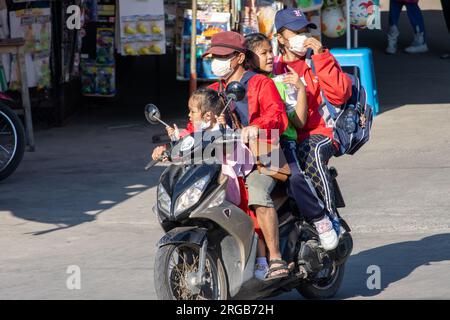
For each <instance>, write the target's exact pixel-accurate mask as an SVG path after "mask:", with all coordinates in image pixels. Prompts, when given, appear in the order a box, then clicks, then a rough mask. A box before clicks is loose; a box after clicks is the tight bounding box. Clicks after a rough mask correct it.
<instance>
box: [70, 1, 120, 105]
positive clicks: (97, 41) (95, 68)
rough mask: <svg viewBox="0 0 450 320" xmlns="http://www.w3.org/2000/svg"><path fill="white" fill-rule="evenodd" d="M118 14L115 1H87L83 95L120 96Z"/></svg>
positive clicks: (84, 29) (83, 44) (81, 68)
mask: <svg viewBox="0 0 450 320" xmlns="http://www.w3.org/2000/svg"><path fill="white" fill-rule="evenodd" d="M115 10H116V1H115V0H83V18H82V19H83V22H84V23H83V26H82V30H81V35H82V41H81V42H82V44H81V54H80V62H79V63H80V70H81V72H80V73H81V86H82V89H81V91H82V94H83V95H86V96H95V97H112V96H114V95H115V94H116V85H115V80H116V79H115V67H116V66H115V57H114V54H115V44H116V31H115V29H116V20H115V16H116V12H115Z"/></svg>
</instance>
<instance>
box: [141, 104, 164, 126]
mask: <svg viewBox="0 0 450 320" xmlns="http://www.w3.org/2000/svg"><path fill="white" fill-rule="evenodd" d="M144 113H145V118H146V119H147V121H148V122H150V123H151V124H159V123H161V113H160V112H159V109H158V107H157V106H155V105H154V104H152V103H150V104H148V105H146V106H145V110H144Z"/></svg>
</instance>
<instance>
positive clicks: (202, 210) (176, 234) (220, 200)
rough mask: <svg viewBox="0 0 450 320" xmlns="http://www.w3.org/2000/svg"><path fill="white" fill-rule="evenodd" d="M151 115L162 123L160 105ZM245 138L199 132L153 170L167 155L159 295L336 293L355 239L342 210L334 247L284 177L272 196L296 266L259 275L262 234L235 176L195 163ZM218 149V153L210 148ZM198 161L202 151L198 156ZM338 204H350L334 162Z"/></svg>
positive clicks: (285, 252) (238, 93)
mask: <svg viewBox="0 0 450 320" xmlns="http://www.w3.org/2000/svg"><path fill="white" fill-rule="evenodd" d="M242 90H244V88H243V87H242V86H241V85H240V83H238V82H236V83H234V84H233V85H232V84H230V85H228V86H227V90H226V95H227V98H228V100H229V101H232V100H234V101H237V100H240V99H242V98H243V96H244V95H245V91H244V93H243V92H242ZM145 115H146V118H147V120H148V121H149V122H150V123H152V124H155V123H163V124H164V125H166V124H165V123H164V122H163V121H162V120H161V119H160V112H159V110H158V108H157V107H156V106H154V105H147V106H146V111H145ZM238 141H240V136H239V134H237V133H235V132H232V133H228V132H227V133H225V132H221V133H220V134H218V135H217V136H215V138H214V139H204V137H202V136H201V135H200V137H199V136H198V134H197V135H195V134H191V135H187V136H185V137H184V138H182V139H181V140H179V141H178V142H171V144H170V147H169V149H167V150H166V151H165V153H164V154H163V155H162V156H161V157H160V158H159V159H157V160H152V161H151V162H150V163H149V164H148V165H147V166H146V169H149V168H151V167H152V166H153V165H155V164H156V163H157V162H158V161H162V159H163V158H165V159H167V160H168V161H169V162H170V165H169V166H168V167H167V168H166V169H165V170H164V172H163V173H162V175H161V177H160V180H159V184H158V187H157V204H156V205H155V206H154V207H153V211H154V213H155V214H156V217H157V219H158V221H159V223H160V225H161V227H162V229H163V230H164V232H165V235H164V236H163V237H162V238H161V239H160V240H159V242H158V244H157V248H158V249H157V253H156V258H155V265H154V284H155V290H156V294H157V297H158V298H159V299H163V300H172V299H181V300H186V299H195V300H202V299H213V300H222V299H261V298H266V297H272V296H276V295H279V294H282V293H284V292H289V291H291V290H293V289H296V290H297V291H298V292H299V293H300V294H301V295H302V296H304V297H305V298H309V299H325V298H331V297H333V296H334V295H335V294H336V293H337V291H338V290H339V287H340V285H341V283H342V279H343V276H344V270H345V262H346V260H347V258H348V257H349V255H350V253H351V251H352V248H353V240H352V237H351V235H350V228H349V227H348V225H347V223H346V222H345V220H344V219H342V218H341V217H340V216H339V213H337V214H338V216H339V220H340V224H341V232H340V235H339V244H338V246H337V248H336V249H335V250H333V251H325V250H323V249H322V248H321V246H320V242H319V237H318V234H317V231H316V229H315V228H314V227H313V226H312V225H311V224H309V223H308V222H307V221H306V220H305V219H304V217H303V216H302V214H301V212H299V211H298V209H297V208H296V205H295V201H294V200H292V199H290V198H289V197H288V196H287V195H286V186H285V185H284V184H283V183H280V182H279V183H278V185H277V187H276V188H275V190H274V192H273V193H272V198H273V201H274V203H275V208H276V210H277V213H278V220H279V238H280V249H281V253H282V258H283V259H284V260H285V261H287V262H288V263H290V262H294V264H295V267H294V269H293V271H291V272H290V274H289V276H288V277H285V278H279V279H272V280H259V279H257V278H255V277H254V267H255V260H256V250H257V242H258V235H257V234H256V233H255V231H254V224H253V222H252V220H251V218H250V217H249V215H248V214H247V213H246V212H244V211H243V210H242V209H241V208H239V207H238V206H236V205H234V204H233V203H231V202H230V201H227V199H226V188H227V181H228V178H227V177H226V176H224V175H223V174H221V165H220V164H216V163H214V162H212V161H207V160H208V159H206V158H205V157H202V159H201V160H200V161H195V160H194V161H193V160H192V159H193V157H192V155H194V154H195V153H196V152H197V153H198V152H203V151H205V150H207V149H208V148H209V149H211V148H212V147H213V146H214V147H217V146H218V147H219V148H224V146H226V145H229V144H233V143H237V142H238ZM211 154H212V153H211ZM194 159H195V157H194ZM330 171H331V173H332V176H333V184H334V186H335V192H336V199H337V207H343V206H345V203H344V200H343V198H342V194H341V192H340V189H339V186H338V184H337V181H336V177H337V171H336V170H335V169H334V168H331V170H330Z"/></svg>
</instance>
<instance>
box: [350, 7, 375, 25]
mask: <svg viewBox="0 0 450 320" xmlns="http://www.w3.org/2000/svg"><path fill="white" fill-rule="evenodd" d="M350 23H351V25H352V27H354V28H358V29H365V28H368V29H381V17H380V1H379V0H352V1H351V4H350Z"/></svg>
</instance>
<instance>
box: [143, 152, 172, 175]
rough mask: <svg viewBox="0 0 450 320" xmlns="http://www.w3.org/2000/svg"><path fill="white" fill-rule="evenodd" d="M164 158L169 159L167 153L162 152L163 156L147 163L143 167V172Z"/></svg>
mask: <svg viewBox="0 0 450 320" xmlns="http://www.w3.org/2000/svg"><path fill="white" fill-rule="evenodd" d="M164 158H169V153H168V152H167V151H164V152H163V154H162V155H161V156H160V157H158V159H156V160H151V161H150V162H149V163H147V165H146V166H145V168H144V169H145V171H147V170H148V169H150V168H151V167H153V166H154V165H155V164H157V163H158V162H160V161H162V160H163V159H164Z"/></svg>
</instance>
